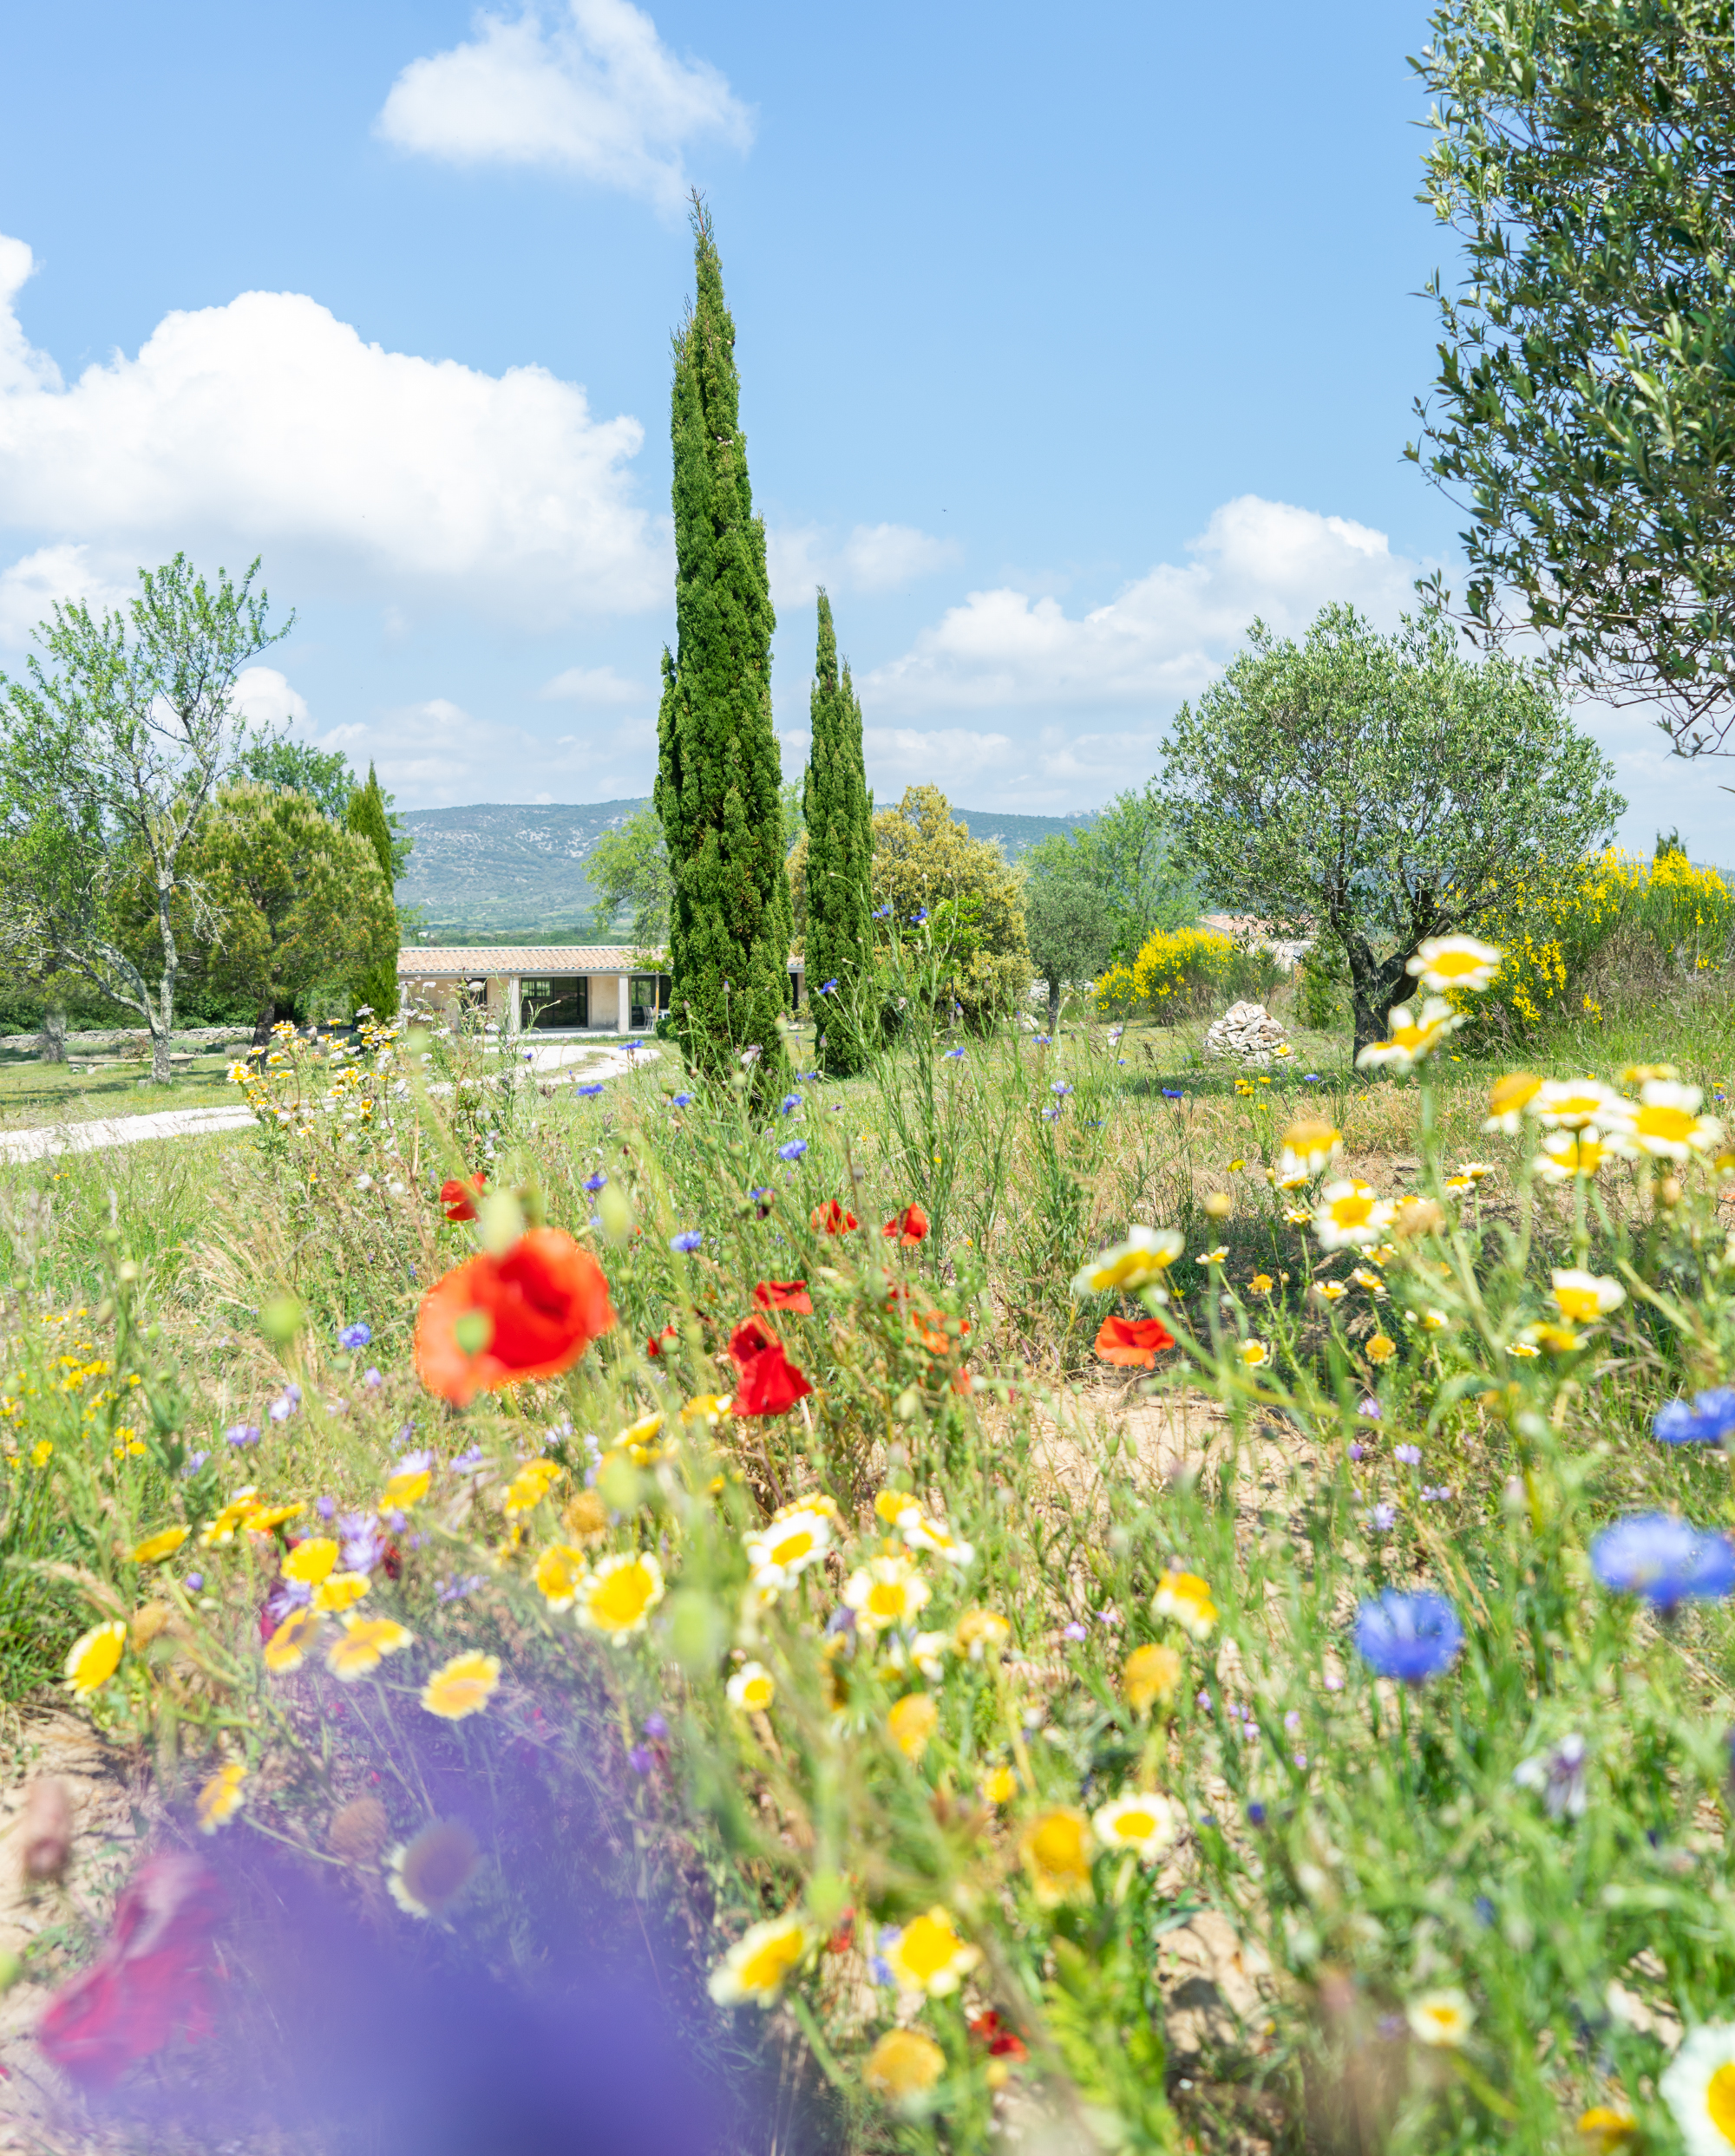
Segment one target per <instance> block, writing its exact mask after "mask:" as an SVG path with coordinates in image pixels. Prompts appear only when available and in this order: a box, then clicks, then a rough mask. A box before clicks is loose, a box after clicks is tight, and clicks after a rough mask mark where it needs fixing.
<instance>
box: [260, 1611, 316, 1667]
mask: <svg viewBox="0 0 1735 2156" xmlns="http://www.w3.org/2000/svg"><path fill="white" fill-rule="evenodd" d="M318 1630H319V1612H318V1610H316V1609H313V1608H312V1607H311V1605H310V1606H309V1607H308V1608H306V1609H302V1610H291V1611H290V1613H289V1615H288V1616H287V1617H285V1619H284V1620H283V1622H282V1624H279V1625H278V1628H277V1630H276V1631H274V1632H273V1633H272V1636H271V1637H270V1638H269V1639H268V1640H267V1641H266V1642H265V1667H266V1669H272V1670H274V1671H275V1672H276V1673H277V1675H278V1676H287V1675H288V1673H289V1672H290V1671H291V1669H299V1668H300V1667H301V1665H302V1663H303V1661H304V1659H305V1658H306V1654H307V1650H308V1648H309V1647H310V1646H311V1644H312V1640H313V1635H314V1634H315V1633H316V1632H317V1631H318Z"/></svg>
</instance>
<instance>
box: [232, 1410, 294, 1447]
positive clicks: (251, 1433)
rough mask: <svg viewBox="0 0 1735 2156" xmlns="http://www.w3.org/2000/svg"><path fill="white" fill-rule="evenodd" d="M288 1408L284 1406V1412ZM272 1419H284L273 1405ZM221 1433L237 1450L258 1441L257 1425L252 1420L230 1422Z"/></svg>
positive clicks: (277, 1420) (286, 1411)
mask: <svg viewBox="0 0 1735 2156" xmlns="http://www.w3.org/2000/svg"><path fill="white" fill-rule="evenodd" d="M288 1412H289V1410H288V1409H287V1408H285V1409H284V1414H288ZM283 1419H284V1416H283V1415H281V1414H278V1411H277V1408H276V1407H275V1406H273V1407H272V1421H276V1422H281V1421H283ZM223 1434H224V1436H225V1437H226V1439H227V1440H228V1441H229V1443H230V1444H232V1446H234V1447H235V1448H236V1450H237V1451H239V1450H240V1449H241V1447H244V1446H247V1445H257V1444H258V1443H259V1426H258V1424H257V1423H253V1422H232V1423H231V1424H230V1425H229V1427H228V1428H227V1429H226V1430H225V1431H224V1433H223Z"/></svg>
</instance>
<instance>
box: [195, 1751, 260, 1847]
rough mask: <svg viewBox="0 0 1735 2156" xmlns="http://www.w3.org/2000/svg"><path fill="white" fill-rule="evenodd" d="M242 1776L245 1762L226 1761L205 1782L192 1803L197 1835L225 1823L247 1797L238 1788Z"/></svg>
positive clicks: (208, 1831)
mask: <svg viewBox="0 0 1735 2156" xmlns="http://www.w3.org/2000/svg"><path fill="white" fill-rule="evenodd" d="M246 1779H247V1768H246V1761H243V1760H226V1761H224V1763H223V1765H222V1766H221V1767H219V1768H218V1769H217V1772H216V1773H215V1774H213V1775H212V1776H211V1778H210V1780H208V1781H206V1784H205V1785H204V1787H202V1788H201V1789H200V1792H199V1796H198V1800H197V1801H196V1802H195V1804H194V1806H193V1815H194V1817H195V1818H196V1819H197V1820H198V1822H199V1831H200V1833H201V1834H214V1833H216V1832H217V1829H218V1828H219V1826H227V1825H228V1823H229V1821H230V1820H232V1819H233V1818H234V1816H235V1814H236V1813H237V1812H239V1810H240V1808H241V1806H243V1805H244V1804H245V1803H246V1800H247V1794H246V1789H245V1788H244V1787H242V1784H243V1783H244V1782H245V1781H246Z"/></svg>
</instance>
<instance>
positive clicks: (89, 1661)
mask: <svg viewBox="0 0 1735 2156" xmlns="http://www.w3.org/2000/svg"><path fill="white" fill-rule="evenodd" d="M126 1644H127V1628H126V1626H125V1625H124V1624H122V1623H121V1620H120V1619H119V1618H118V1617H116V1618H115V1619H114V1620H113V1621H112V1622H111V1623H109V1624H96V1625H93V1626H92V1627H91V1629H90V1630H89V1631H88V1632H86V1633H85V1634H84V1636H83V1637H82V1639H78V1640H75V1641H74V1643H73V1646H72V1651H71V1653H70V1654H69V1655H68V1656H67V1658H66V1681H67V1682H68V1683H69V1685H70V1686H71V1687H72V1689H73V1690H74V1691H75V1693H76V1694H77V1695H78V1696H79V1697H80V1698H81V1699H82V1698H85V1697H87V1696H88V1695H89V1694H90V1693H92V1692H98V1691H101V1689H102V1687H103V1686H104V1685H105V1684H106V1683H107V1682H108V1680H109V1678H110V1677H112V1676H114V1674H115V1671H116V1670H117V1669H119V1668H120V1666H121V1652H122V1650H124V1648H125V1647H126Z"/></svg>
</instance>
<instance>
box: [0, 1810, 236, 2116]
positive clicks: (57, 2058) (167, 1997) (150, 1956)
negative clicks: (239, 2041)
mask: <svg viewBox="0 0 1735 2156" xmlns="http://www.w3.org/2000/svg"><path fill="white" fill-rule="evenodd" d="M221 1914H222V1897H221V1893H220V1891H219V1887H218V1885H217V1882H216V1880H215V1878H213V1876H212V1874H211V1873H210V1872H207V1871H206V1868H205V1866H204V1865H202V1864H201V1863H200V1861H199V1859H198V1858H197V1857H192V1856H186V1855H182V1854H179V1853H177V1854H174V1855H171V1856H163V1857H151V1858H148V1859H147V1860H146V1861H145V1862H144V1863H143V1864H141V1865H140V1866H139V1869H138V1870H137V1872H134V1875H133V1878H132V1880H131V1882H130V1883H129V1884H128V1887H127V1889H126V1891H125V1892H124V1893H123V1894H122V1895H121V1898H120V1900H119V1901H118V1902H117V1903H116V1904H115V1922H114V1924H113V1926H112V1927H111V1929H110V1931H109V1934H108V1941H107V1944H105V1945H104V1946H103V1948H102V1950H101V1952H100V1953H99V1954H98V1955H97V1957H96V1959H95V1961H94V1962H93V1963H91V1964H90V1966H89V1968H88V1969H87V1970H84V1971H83V1972H82V1974H81V1975H79V1976H75V1977H74V1978H73V1979H72V1981H71V1982H70V1983H66V1984H62V1987H61V1989H59V1990H58V1991H57V1992H56V1994H55V1996H53V1998H52V1999H50V2000H49V2005H48V2011H47V2012H46V2013H45V2014H44V2015H43V2017H42V2019H41V2021H40V2022H37V2024H36V2042H38V2043H39V2044H40V2045H41V2046H42V2048H43V2050H44V2051H45V2052H46V2053H47V2054H48V2055H49V2058H50V2059H51V2060H52V2061H54V2063H55V2064H56V2066H57V2067H58V2068H60V2070H61V2072H62V2074H69V2075H71V2077H72V2078H73V2080H75V2081H82V2082H83V2083H84V2084H85V2085H86V2086H87V2087H92V2088H108V2087H110V2086H111V2085H112V2084H113V2083H114V2082H115V2081H118V2080H119V2078H120V2076H121V2074H123V2073H124V2072H125V2071H126V2069H127V2068H128V2067H129V2066H131V2065H132V2064H133V2063H134V2061H135V2060H138V2059H143V2058H147V2057H148V2056H149V2055H150V2054H151V2053H152V2052H154V2051H160V2050H161V2049H162V2048H163V2046H164V2045H165V2044H166V2043H167V2042H168V2041H169V2039H170V2037H171V2036H173V2035H174V2033H175V2032H176V2030H177V2029H183V2030H185V2031H186V2033H187V2035H190V2036H203V2035H208V2034H209V2032H210V2029H211V2002H210V1997H209V1995H208V1992H207V1990H206V1982H207V1978H208V1976H209V1972H210V1967H211V1936H212V1933H213V1931H215V1929H216V1926H217V1920H218V1918H219V1916H220V1915H221Z"/></svg>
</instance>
